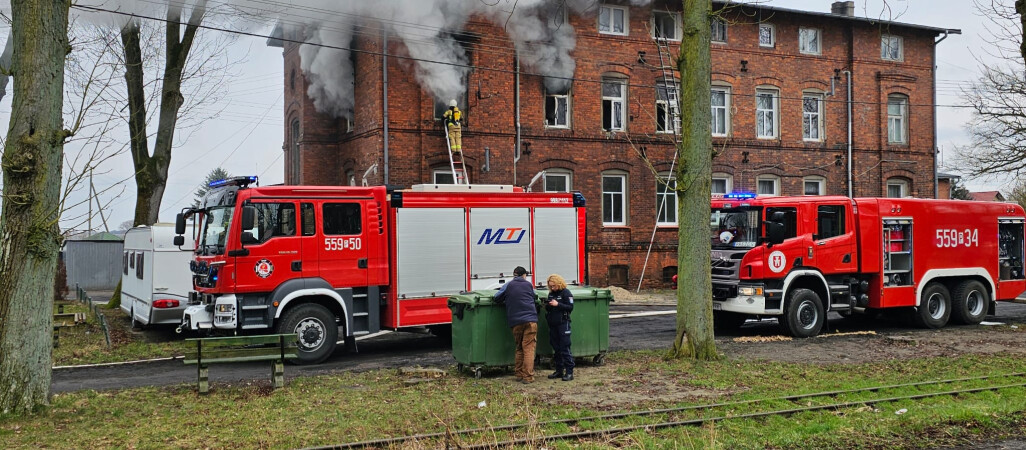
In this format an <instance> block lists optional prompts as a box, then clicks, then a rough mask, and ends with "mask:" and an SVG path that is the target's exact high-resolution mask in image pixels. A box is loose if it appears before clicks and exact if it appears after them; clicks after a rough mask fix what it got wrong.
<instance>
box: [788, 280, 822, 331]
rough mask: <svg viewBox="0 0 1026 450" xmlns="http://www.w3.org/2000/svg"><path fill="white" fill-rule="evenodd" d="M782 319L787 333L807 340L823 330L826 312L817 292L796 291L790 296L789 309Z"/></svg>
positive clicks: (807, 290) (808, 290)
mask: <svg viewBox="0 0 1026 450" xmlns="http://www.w3.org/2000/svg"><path fill="white" fill-rule="evenodd" d="M780 319H781V325H783V327H784V331H785V332H787V333H789V334H790V335H791V336H794V337H800V338H807V337H812V336H815V335H817V334H819V332H820V330H822V329H823V324H824V323H825V322H826V311H824V309H823V302H822V301H820V299H819V294H816V292H815V291H813V290H810V289H794V290H792V291H791V293H790V294H789V295H788V301H787V309H786V310H785V311H784V315H783V316H781V318H780Z"/></svg>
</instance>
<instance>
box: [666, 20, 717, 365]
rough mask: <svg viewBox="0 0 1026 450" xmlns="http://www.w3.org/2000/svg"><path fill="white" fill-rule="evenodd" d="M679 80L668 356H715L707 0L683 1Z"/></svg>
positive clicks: (678, 63)
mask: <svg viewBox="0 0 1026 450" xmlns="http://www.w3.org/2000/svg"><path fill="white" fill-rule="evenodd" d="M683 14H684V16H683V21H684V27H683V32H684V34H683V39H682V40H681V43H680V58H679V60H678V62H677V67H678V69H679V70H680V74H681V77H680V81H681V95H680V98H681V105H680V107H681V108H680V112H681V148H680V152H679V161H678V163H677V173H676V177H677V188H678V197H679V198H680V206H679V211H678V212H679V217H680V228H679V230H678V233H679V234H678V249H677V273H678V277H677V279H678V282H677V337H676V339H674V341H673V349H672V350H671V353H670V356H671V357H676V358H681V357H687V358H694V359H701V360H712V359H717V358H719V355H718V354H717V353H716V344H715V341H714V339H713V338H714V336H713V321H712V282H711V278H710V271H711V268H710V262H709V261H710V260H709V258H710V256H709V255H710V252H711V248H710V243H709V228H708V226H707V225H706V224H708V223H709V199H710V197H711V195H712V193H711V191H712V187H711V185H712V173H711V164H712V132H711V125H710V120H711V118H710V114H711V110H710V108H711V106H710V102H711V99H710V96H709V89H710V81H709V74H710V56H709V39H710V34H711V32H710V17H711V15H712V2H711V1H710V0H684V13H683Z"/></svg>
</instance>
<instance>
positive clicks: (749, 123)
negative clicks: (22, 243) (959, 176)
mask: <svg viewBox="0 0 1026 450" xmlns="http://www.w3.org/2000/svg"><path fill="white" fill-rule="evenodd" d="M608 3H609V4H613V5H619V6H622V7H624V8H628V9H629V26H628V29H629V35H627V36H609V35H603V34H600V33H599V32H598V30H597V25H596V23H597V20H596V17H595V15H591V16H587V17H579V16H571V17H570V21H571V24H572V25H573V26H574V28H575V30H576V32H577V46H576V48H575V50H574V52H573V56H574V58H575V60H576V63H577V68H576V72H575V74H574V78H575V80H574V82H573V86H572V88H571V91H570V100H569V103H570V113H571V114H570V118H569V119H570V123H569V127H568V128H566V129H557V128H550V127H547V126H546V125H545V98H546V93H545V89H544V85H543V78H542V77H541V76H538V75H536V74H534V70H533V69H532V68H529V67H524V68H522V69H521V75H520V89H519V92H520V99H519V101H520V124H521V140H522V147H521V149H522V153H523V154H522V157H521V158H520V159H519V161H517V162H516V163H514V148H515V145H516V114H515V103H516V98H515V95H514V93H515V92H516V86H517V84H516V76H515V74H514V70H513V68H515V67H516V61H515V60H514V55H513V52H512V51H509V50H508V49H507V50H506V51H497V50H495V49H494V47H490V46H491V45H495V40H496V39H497V38H499V37H502V40H503V41H505V42H507V46H508V47H511V44H510V43H509V42H508V41H506V40H505V38H504V36H505V34H504V32H503V31H502V29H501V28H499V27H496V26H495V25H493V24H491V23H489V22H486V21H483V20H482V21H477V20H473V21H471V22H470V23H469V24H468V25H467V27H466V30H465V31H466V33H465V35H467V36H471V38H469V40H468V43H467V44H466V45H465V48H466V49H467V51H468V54H469V56H470V58H469V59H470V64H471V65H472V66H474V67H475V68H476V69H475V70H472V71H471V73H470V75H469V79H468V80H467V86H468V89H467V105H466V108H465V114H466V119H467V123H466V125H465V127H464V131H463V147H464V150H465V154H466V160H467V167H468V169H469V176H470V179H471V180H472V181H473V182H474V183H482V184H516V185H525V184H527V183H528V181H529V180H530V179H531V178H532V177H533V176H534V175H535V174H536V173H538V172H539V171H541V170H547V171H554V172H561V173H568V174H570V178H571V189H573V190H578V191H581V192H582V193H583V194H584V195H585V197H586V198H587V200H588V202H589V203H588V208H589V209H588V249H587V250H588V274H589V280H588V281H589V283H591V284H595V285H607V284H619V285H623V286H636V285H637V284H638V282H639V279H640V277H641V271H642V267H643V263H644V261H645V258H646V254H647V252H648V248H649V241H650V239H651V238H652V236H653V229H654V228H655V230H656V231H655V233H654V235H655V241H654V242H655V245H654V246H653V247H652V251H651V255H650V256H649V258H648V265H647V269H646V273H645V276H644V279H645V285H646V286H666V285H667V283H666V282H664V274H667V275H668V274H669V273H671V272H672V271H673V269H675V267H676V264H677V262H676V261H677V253H676V242H677V228H676V227H672V226H671V227H658V228H657V227H656V226H655V222H656V219H655V217H656V188H657V187H656V186H657V181H656V173H654V172H659V173H664V174H665V173H667V172H668V171H669V170H670V168H671V162H672V158H673V151H674V147H673V144H672V142H673V139H672V137H673V135H672V134H665V133H658V132H657V131H656V114H657V113H656V106H655V105H656V97H657V93H656V88H655V86H656V84H657V83H658V82H659V81H660V80H662V78H663V72H662V71H661V70H660V69H659V67H658V66H659V55H660V50H659V48H658V46H657V45H656V43H655V40H654V39H653V38H652V34H651V31H650V30H651V28H652V27H651V18H652V10H653V9H655V10H664V9H668V10H671V11H672V10H674V9H678V10H679V7H680V4H679V3H674V2H669V3H665V4H664V3H662V2H658V1H657V2H655V4H654V5H653V6H652V7H645V8H639V7H633V6H627V5H628V4H629V3H627V2H619V3H616V2H608ZM723 17H724V18H725V19H726V23H727V40H726V42H725V43H713V44H712V81H713V84H714V85H717V86H721V87H726V88H729V91H730V96H729V98H730V107H729V108H728V110H729V112H730V119H729V132H728V133H727V135H726V136H724V137H715V138H714V139H713V145H714V147H715V155H716V156H715V157H714V159H713V172H714V173H715V174H716V175H714V176H717V177H720V178H724V179H726V181H727V183H728V184H729V186H730V188H731V190H733V191H756V190H757V189H758V187H759V185H758V180H759V179H760V177H770V178H767V182H769V181H770V180H775V181H777V184H778V186H779V187H778V193H779V194H782V195H802V194H803V193H804V192H805V190H804V189H805V182H806V181H812V180H821V184H820V186H821V188H822V191H821V193H822V194H832V195H833V194H841V195H845V194H846V193H847V159H848V156H847V154H848V150H847V149H848V137H847V133H848V126H847V123H848V122H847V117H848V114H847V102H846V99H847V93H846V90H847V83H846V80H847V75H846V73H845V71H850V73H851V86H852V93H853V102H852V111H853V127H852V130H853V139H852V147H853V149H852V165H851V166H852V173H853V177H852V178H853V186H854V194H855V195H856V196H884V195H886V194H887V186H888V181H890V182H891V184H901V185H902V186H903V189H904V190H903V191H902V193H903V194H905V195H912V196H916V197H933V196H934V164H935V158H934V144H935V142H934V140H935V138H934V135H935V132H934V131H935V130H934V124H935V120H934V107H933V103H934V84H933V83H934V72H933V67H934V46H935V44H934V39H935V38H936V36H937V35H938V34H939V33H941V32H943V30H940V29H936V28H929V27H920V26H909V25H902V24H896V23H886V22H870V21H866V20H861V19H855V18H851V17H845V16H838V15H831V14H818V13H806V12H801V11H792V10H785V9H778V8H765V7H764V8H749V7H746V8H744V9H742V8H740V7H734V8H732V9H730V10H728V11H726V12H724V13H723ZM760 23H762V24H764V25H766V24H770V25H772V27H773V31H774V32H775V43H774V45H773V46H760V44H759V34H758V33H759V24H760ZM369 28H370V29H372V30H376V28H375V27H369ZM800 28H813V29H816V30H818V32H819V42H820V52H819V54H803V53H802V52H800V51H799V37H798V35H799V29H800ZM285 33H286V35H285V37H287V38H298V37H299V36H300V34H299V32H297V31H296V30H292V31H291V33H293V34H292V35H291V36H290V35H289V33H290V31H289V30H286V31H285ZM355 34H356V36H358V38H357V39H356V40H355V41H354V44H353V46H354V48H356V49H359V50H364V51H365V52H366V53H356V54H355V55H356V56H355V61H356V63H355V72H356V77H355V105H356V108H355V117H354V120H353V124H352V127H349V126H348V125H347V121H346V120H344V119H333V118H329V117H328V116H325V115H322V114H318V113H317V112H316V111H315V109H314V106H313V102H312V101H311V100H310V99H309V98H308V97H307V95H305V92H306V87H307V83H306V80H305V79H304V77H303V75H302V71H301V70H300V68H299V67H300V60H299V53H298V45H296V44H292V43H288V42H286V43H285V44H284V62H285V76H286V83H285V90H286V92H285V98H286V102H285V117H286V121H285V123H286V132H285V136H286V138H285V139H286V142H285V145H284V147H283V148H284V151H285V155H284V156H285V161H286V164H285V166H286V169H285V171H286V178H285V179H286V182H287V183H295V184H313V185H317V184H324V185H337V184H349V183H350V182H353V181H355V183H356V184H360V183H361V182H362V181H363V175H364V173H365V172H369V173H368V176H367V178H366V182H367V183H368V184H370V185H375V184H382V183H386V182H387V183H388V184H391V185H400V186H409V185H412V184H417V183H429V182H432V173H433V171H434V170H444V169H447V168H448V155H447V152H446V147H445V138H444V136H443V134H442V127H441V124H440V121H438V120H436V119H435V118H434V117H433V116H434V101H435V99H434V98H433V97H432V95H431V94H430V93H428V92H426V91H425V90H423V89H422V88H421V87H420V86H419V85H418V84H417V82H416V80H414V78H413V76H412V74H411V72H412V70H411V63H410V62H409V61H407V60H405V59H402V58H400V57H396V56H395V55H403V54H404V53H403V49H402V48H401V45H400V44H399V43H398V42H397V41H396V40H394V39H390V40H389V41H388V43H387V52H388V54H389V55H390V56H389V58H388V61H387V67H388V68H387V88H386V87H385V77H384V76H383V75H384V74H383V72H384V70H383V62H382V61H383V58H382V57H381V55H380V53H381V52H382V50H384V47H383V45H382V42H383V40H382V39H381V38H377V39H375V38H372V37H369V36H374V35H375V34H377V35H380V32H378V31H367V32H366V33H362V32H358V33H355ZM885 34H886V35H893V36H897V37H900V38H901V42H902V50H903V54H902V58H901V60H900V61H886V60H883V59H882V58H881V35H885ZM474 36H478V38H477V39H480V36H484V37H487V38H488V39H489V41H488V42H489V46H484V45H478V43H477V42H476V41H475V38H474ZM674 44H675V43H674ZM640 52H645V53H644V55H641V54H640ZM485 68H494V69H497V70H486V69H485ZM293 73H295V74H296V75H292V74H293ZM604 77H606V78H608V77H621V78H622V79H623V80H624V81H625V82H626V88H627V89H626V90H627V96H626V98H627V101H626V103H627V105H626V109H627V111H626V119H627V120H626V131H623V132H607V131H603V129H602V98H601V82H600V80H603V78H604ZM757 89H772V90H773V91H774V92H776V101H777V104H778V108H777V111H775V114H774V115H775V116H776V117H775V121H776V125H778V126H776V127H775V128H776V130H777V133H776V137H774V138H770V139H766V138H757V136H756V90H757ZM383 91H387V102H388V108H387V114H388V121H387V127H388V158H387V161H386V160H385V157H384V141H385V139H384V126H383V124H384V123H385V122H384V114H385V107H384V96H383V94H382V92H383ZM831 92H833V95H829V94H830V93H831ZM808 93H815V94H818V95H823V100H824V101H823V103H822V105H823V107H822V110H821V115H820V117H821V120H822V122H823V126H822V136H821V139H818V140H807V139H803V109H802V104H803V102H802V97H803V94H808ZM890 95H901V96H902V97H901V98H903V99H905V100H906V102H907V105H908V106H907V114H906V115H905V116H904V121H905V124H906V125H905V126H906V127H907V130H906V131H907V140H906V141H907V142H906V143H900V144H892V143H889V142H888V114H887V113H888V96H890ZM442 100H443V101H447V99H442ZM293 122H297V123H298V131H299V132H298V135H297V133H294V132H293ZM297 149H298V152H297ZM486 149H487V151H488V152H489V155H490V157H489V158H488V159H489V161H488V165H489V170H488V171H484V170H483V168H484V165H485V152H486ZM293 161H294V162H295V163H293ZM386 163H387V167H388V170H387V176H388V179H387V180H386V179H385V176H386V170H385V166H386ZM375 164H376V165H377V166H376V172H375V171H374V170H370V171H368V169H371V168H372V167H373V166H374V165H375ZM297 169H298V170H297ZM603 173H609V174H621V175H626V184H627V189H626V190H627V192H626V203H627V209H626V213H625V215H626V217H625V222H626V223H625V224H624V225H621V226H603V219H602V218H603V201H602V200H603V196H602V174H603ZM534 189H536V190H541V189H542V186H540V185H538V184H536V185H535V186H534ZM896 189H897V188H896Z"/></svg>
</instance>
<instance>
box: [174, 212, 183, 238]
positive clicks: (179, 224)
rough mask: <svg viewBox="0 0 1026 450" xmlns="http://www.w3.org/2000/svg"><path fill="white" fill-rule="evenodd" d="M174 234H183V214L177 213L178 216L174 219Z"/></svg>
mask: <svg viewBox="0 0 1026 450" xmlns="http://www.w3.org/2000/svg"><path fill="white" fill-rule="evenodd" d="M175 234H185V213H178V216H177V217H175ZM175 245H181V244H175Z"/></svg>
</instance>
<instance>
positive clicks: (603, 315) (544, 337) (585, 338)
mask: <svg viewBox="0 0 1026 450" xmlns="http://www.w3.org/2000/svg"><path fill="white" fill-rule="evenodd" d="M536 292H537V293H538V301H539V302H541V303H542V310H541V312H540V313H539V314H538V350H537V352H538V356H545V357H551V356H552V354H553V351H552V345H551V344H549V325H548V322H547V321H546V317H545V315H546V314H547V313H548V311H547V310H546V309H545V306H544V304H545V301H546V299H547V298H548V296H549V291H548V289H542V290H538V291H536ZM570 292H571V293H573V295H574V311H573V312H571V313H570V352H571V353H573V354H574V359H579V358H585V357H590V358H592V361H593V362H594V363H595V364H602V362H603V361H604V360H605V358H606V352H607V351H609V302H611V301H612V300H613V294H612V293H611V292H610V291H609V289H598V288H592V287H588V286H570Z"/></svg>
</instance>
